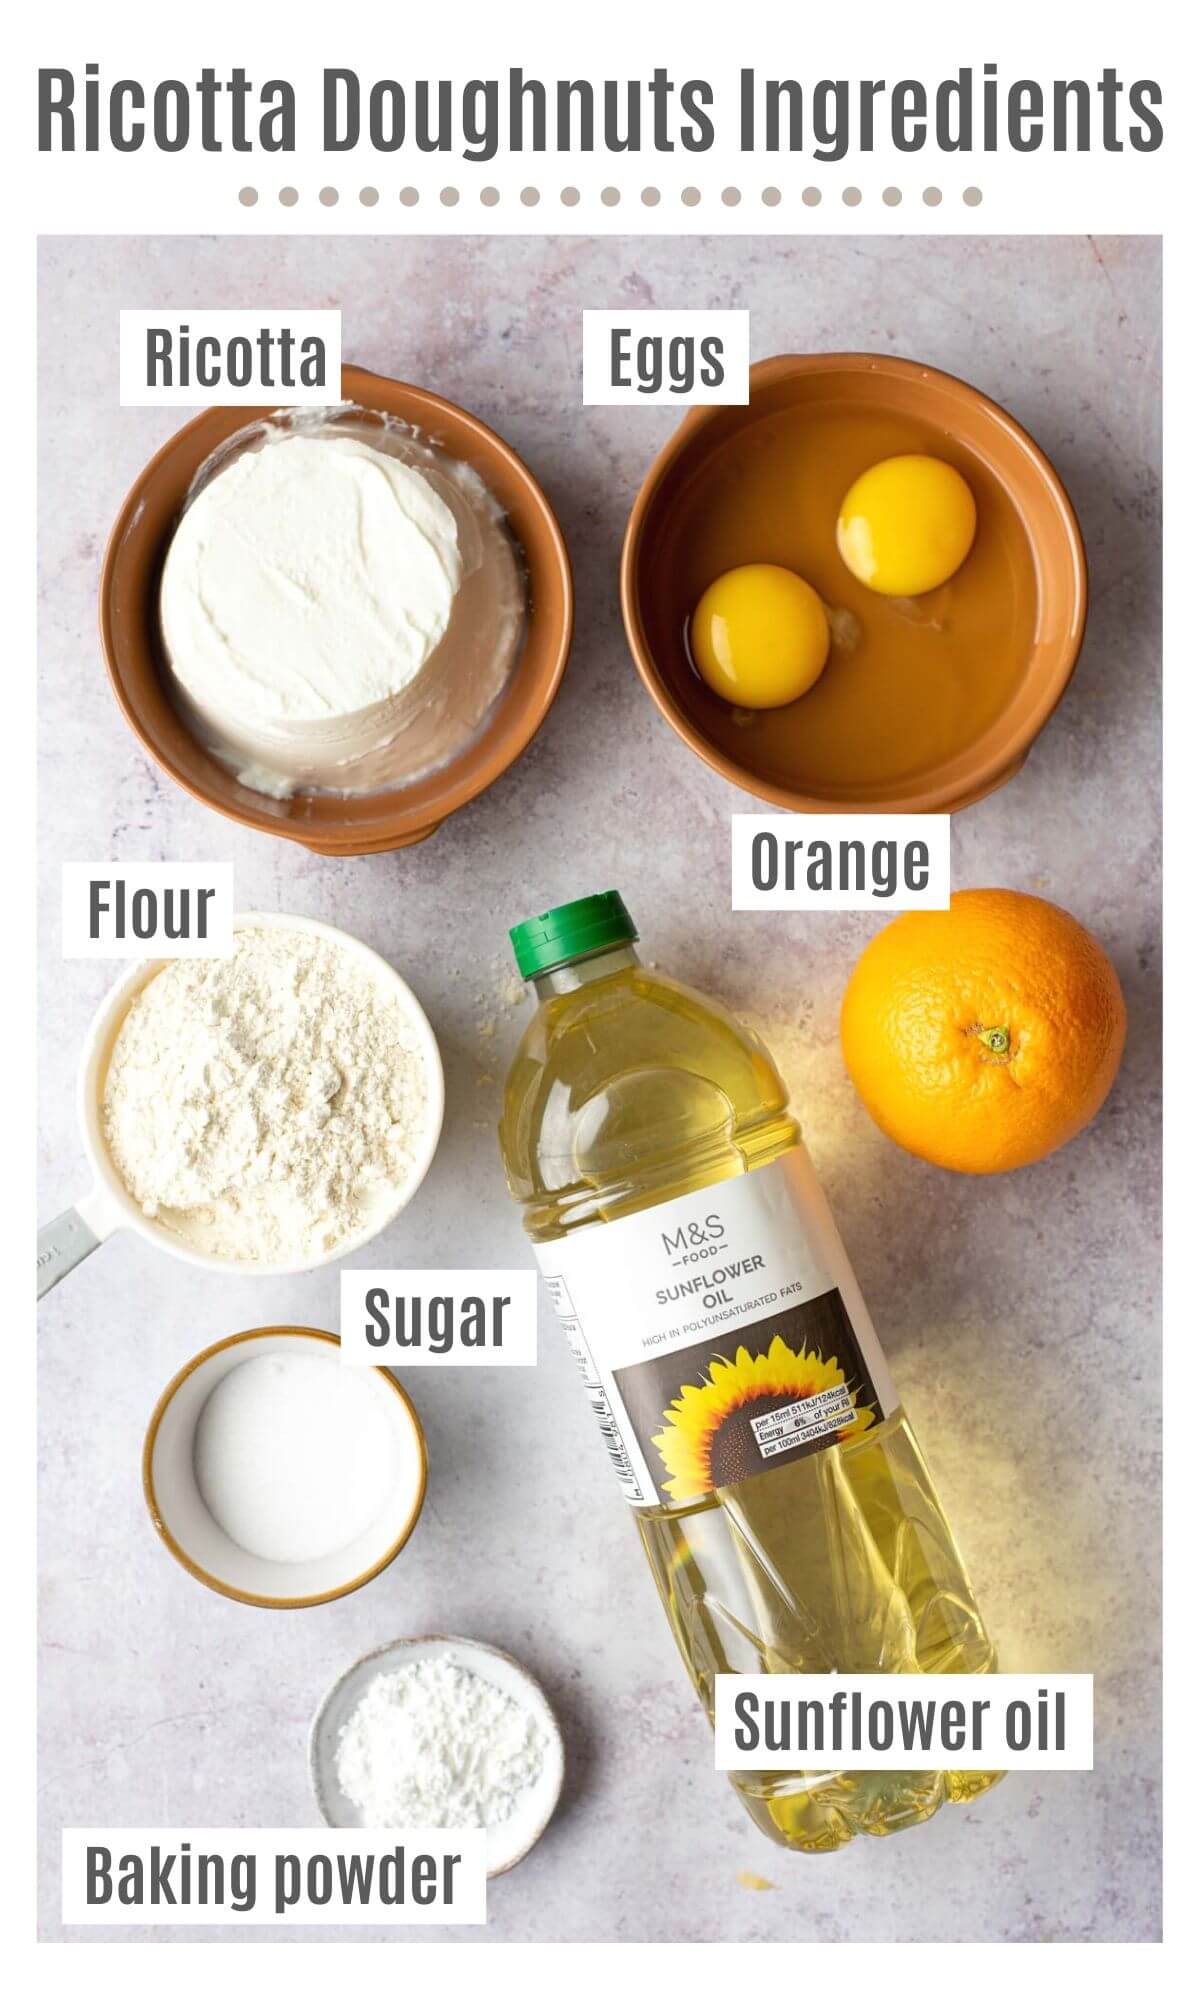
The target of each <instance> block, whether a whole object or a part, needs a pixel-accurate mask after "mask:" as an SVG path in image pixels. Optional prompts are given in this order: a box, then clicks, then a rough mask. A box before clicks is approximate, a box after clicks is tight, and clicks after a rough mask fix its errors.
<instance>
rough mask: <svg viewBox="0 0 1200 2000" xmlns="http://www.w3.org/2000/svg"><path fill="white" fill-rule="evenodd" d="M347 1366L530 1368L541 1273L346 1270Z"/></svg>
mask: <svg viewBox="0 0 1200 2000" xmlns="http://www.w3.org/2000/svg"><path fill="white" fill-rule="evenodd" d="M341 1294H342V1317H341V1329H340V1330H341V1336H342V1353H341V1358H342V1361H343V1363H344V1364H346V1365H348V1366H349V1367H352V1368H353V1367H366V1368H436V1367H438V1366H441V1367H444V1368H456V1367H461V1366H464V1365H465V1364H466V1363H468V1362H473V1363H476V1364H479V1365H482V1366H483V1367H489V1366H490V1367H492V1368H532V1367H533V1366H534V1365H535V1363H536V1361H537V1272H536V1271H529V1270H522V1271H343V1272H342V1282H341Z"/></svg>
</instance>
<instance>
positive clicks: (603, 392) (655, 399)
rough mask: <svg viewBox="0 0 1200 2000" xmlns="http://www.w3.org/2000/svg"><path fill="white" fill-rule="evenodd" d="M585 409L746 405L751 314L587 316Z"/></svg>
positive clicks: (706, 313) (588, 313) (584, 344)
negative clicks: (597, 406)
mask: <svg viewBox="0 0 1200 2000" xmlns="http://www.w3.org/2000/svg"><path fill="white" fill-rule="evenodd" d="M583 400H584V402H585V403H679V404H683V403H748V402H749V401H750V315H749V313H748V312H740V311H728V312H694V311H681V312H607V311H606V312H585V313H584V315H583Z"/></svg>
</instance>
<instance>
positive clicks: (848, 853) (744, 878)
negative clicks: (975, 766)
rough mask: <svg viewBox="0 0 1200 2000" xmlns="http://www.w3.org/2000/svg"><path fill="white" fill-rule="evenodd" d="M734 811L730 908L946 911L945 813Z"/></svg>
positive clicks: (947, 830)
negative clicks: (800, 816)
mask: <svg viewBox="0 0 1200 2000" xmlns="http://www.w3.org/2000/svg"><path fill="white" fill-rule="evenodd" d="M797 824H798V822H797V819H796V816H795V815H794V814H793V813H734V814H733V816H732V819H731V821H730V831H731V840H732V853H731V862H732V878H733V892H732V903H731V908H733V909H735V910H878V909H887V910H948V909H949V907H950V816H949V814H948V813H830V814H828V815H824V816H822V815H820V814H806V815H805V817H804V820H803V822H802V824H803V827H804V832H803V834H798V833H797V831H796V827H797Z"/></svg>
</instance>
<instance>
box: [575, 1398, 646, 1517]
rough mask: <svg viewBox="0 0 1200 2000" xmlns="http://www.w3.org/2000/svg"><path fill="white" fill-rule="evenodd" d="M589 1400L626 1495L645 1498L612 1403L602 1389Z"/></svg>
mask: <svg viewBox="0 0 1200 2000" xmlns="http://www.w3.org/2000/svg"><path fill="white" fill-rule="evenodd" d="M589 1400H590V1402H591V1405H592V1408H593V1410H594V1411H595V1413H596V1422H597V1423H598V1424H599V1426H600V1435H601V1437H602V1438H603V1439H604V1448H605V1450H606V1451H607V1453H608V1456H609V1458H610V1460H611V1461H612V1467H613V1470H614V1472H615V1473H616V1475H617V1478H618V1479H619V1480H620V1482H621V1484H622V1486H623V1487H624V1488H625V1492H626V1497H627V1498H628V1499H630V1500H644V1499H645V1497H646V1496H645V1494H644V1493H643V1492H642V1489H641V1486H640V1485H639V1483H638V1478H637V1474H636V1473H635V1472H634V1469H633V1466H632V1464H631V1463H630V1459H629V1453H628V1452H627V1451H626V1449H625V1444H624V1441H623V1439H622V1437H621V1433H620V1431H619V1430H618V1428H617V1421H616V1418H615V1417H614V1416H613V1413H612V1404H611V1403H610V1402H609V1400H608V1397H607V1396H606V1395H605V1394H604V1391H603V1390H602V1389H601V1390H600V1392H599V1394H593V1395H592V1396H591V1397H590V1398H589Z"/></svg>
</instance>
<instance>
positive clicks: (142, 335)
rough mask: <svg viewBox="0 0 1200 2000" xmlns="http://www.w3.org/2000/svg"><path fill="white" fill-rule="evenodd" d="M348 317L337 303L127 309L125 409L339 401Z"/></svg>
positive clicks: (123, 369) (318, 404) (123, 317)
mask: <svg viewBox="0 0 1200 2000" xmlns="http://www.w3.org/2000/svg"><path fill="white" fill-rule="evenodd" d="M341 383H342V315H341V313H340V312H339V311H337V310H336V309H334V308H332V307H331V308H322V309H320V310H315V309H314V310H313V311H300V310H296V311H273V312H257V311H248V310H244V309H241V308H234V309H225V308H222V309H215V308H214V309H212V310H206V309H204V308H202V307H196V308H188V307H185V308H184V309H183V310H182V311H180V310H179V309H178V308H174V309H172V308H169V307H164V308H149V309H144V308H139V309H138V310H127V311H123V312H122V313H121V407H122V409H138V408H145V407H148V406H150V405H159V404H161V405H163V406H165V407H168V408H170V407H172V406H175V405H179V406H183V405H187V406H189V407H192V408H194V407H195V406H196V405H197V404H198V403H250V404H258V403H262V402H270V403H271V404H272V405H273V406H274V407H275V408H277V409H283V408H291V407H292V406H293V405H295V404H298V403H311V404H314V405H315V406H316V407H318V408H320V407H322V406H324V405H325V404H327V403H336V402H337V401H338V399H339V397H340V395H341Z"/></svg>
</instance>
